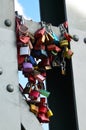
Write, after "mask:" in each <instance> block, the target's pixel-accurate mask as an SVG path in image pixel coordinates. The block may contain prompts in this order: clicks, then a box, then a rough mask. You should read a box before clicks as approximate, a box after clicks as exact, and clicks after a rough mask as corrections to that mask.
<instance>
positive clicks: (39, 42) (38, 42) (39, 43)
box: [36, 35, 45, 46]
mask: <svg viewBox="0 0 86 130" xmlns="http://www.w3.org/2000/svg"><path fill="white" fill-rule="evenodd" d="M44 42H45V35H43V36H41V37H39V38H38V39H37V42H36V45H37V46H40V45H41V44H43V43H44Z"/></svg>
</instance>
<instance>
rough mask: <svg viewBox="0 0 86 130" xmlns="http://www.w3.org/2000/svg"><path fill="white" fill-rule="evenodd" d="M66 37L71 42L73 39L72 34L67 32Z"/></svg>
mask: <svg viewBox="0 0 86 130" xmlns="http://www.w3.org/2000/svg"><path fill="white" fill-rule="evenodd" d="M64 37H65V38H66V40H68V42H70V41H71V39H72V36H71V35H70V34H68V33H66V32H65V33H64Z"/></svg>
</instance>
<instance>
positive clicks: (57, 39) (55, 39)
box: [52, 32, 59, 45]
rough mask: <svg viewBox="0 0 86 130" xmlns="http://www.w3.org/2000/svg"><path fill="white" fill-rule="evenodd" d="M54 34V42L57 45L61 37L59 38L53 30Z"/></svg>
mask: <svg viewBox="0 0 86 130" xmlns="http://www.w3.org/2000/svg"><path fill="white" fill-rule="evenodd" d="M52 36H53V37H54V40H53V42H54V43H55V44H56V45H57V44H58V43H59V38H58V36H57V35H56V34H55V33H54V32H52Z"/></svg>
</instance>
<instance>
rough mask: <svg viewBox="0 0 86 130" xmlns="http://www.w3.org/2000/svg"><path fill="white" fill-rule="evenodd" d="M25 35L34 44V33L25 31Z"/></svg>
mask: <svg viewBox="0 0 86 130" xmlns="http://www.w3.org/2000/svg"><path fill="white" fill-rule="evenodd" d="M26 36H29V37H30V40H31V42H32V43H33V44H34V42H35V37H34V35H33V34H32V33H31V32H29V31H28V32H27V33H26Z"/></svg>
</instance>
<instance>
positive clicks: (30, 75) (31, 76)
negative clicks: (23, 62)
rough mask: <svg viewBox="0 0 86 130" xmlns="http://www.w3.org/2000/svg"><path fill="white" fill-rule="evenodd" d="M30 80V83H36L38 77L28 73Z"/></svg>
mask: <svg viewBox="0 0 86 130" xmlns="http://www.w3.org/2000/svg"><path fill="white" fill-rule="evenodd" d="M28 80H29V82H30V83H33V84H35V83H36V79H35V77H34V76H33V75H32V74H29V75H28Z"/></svg>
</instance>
